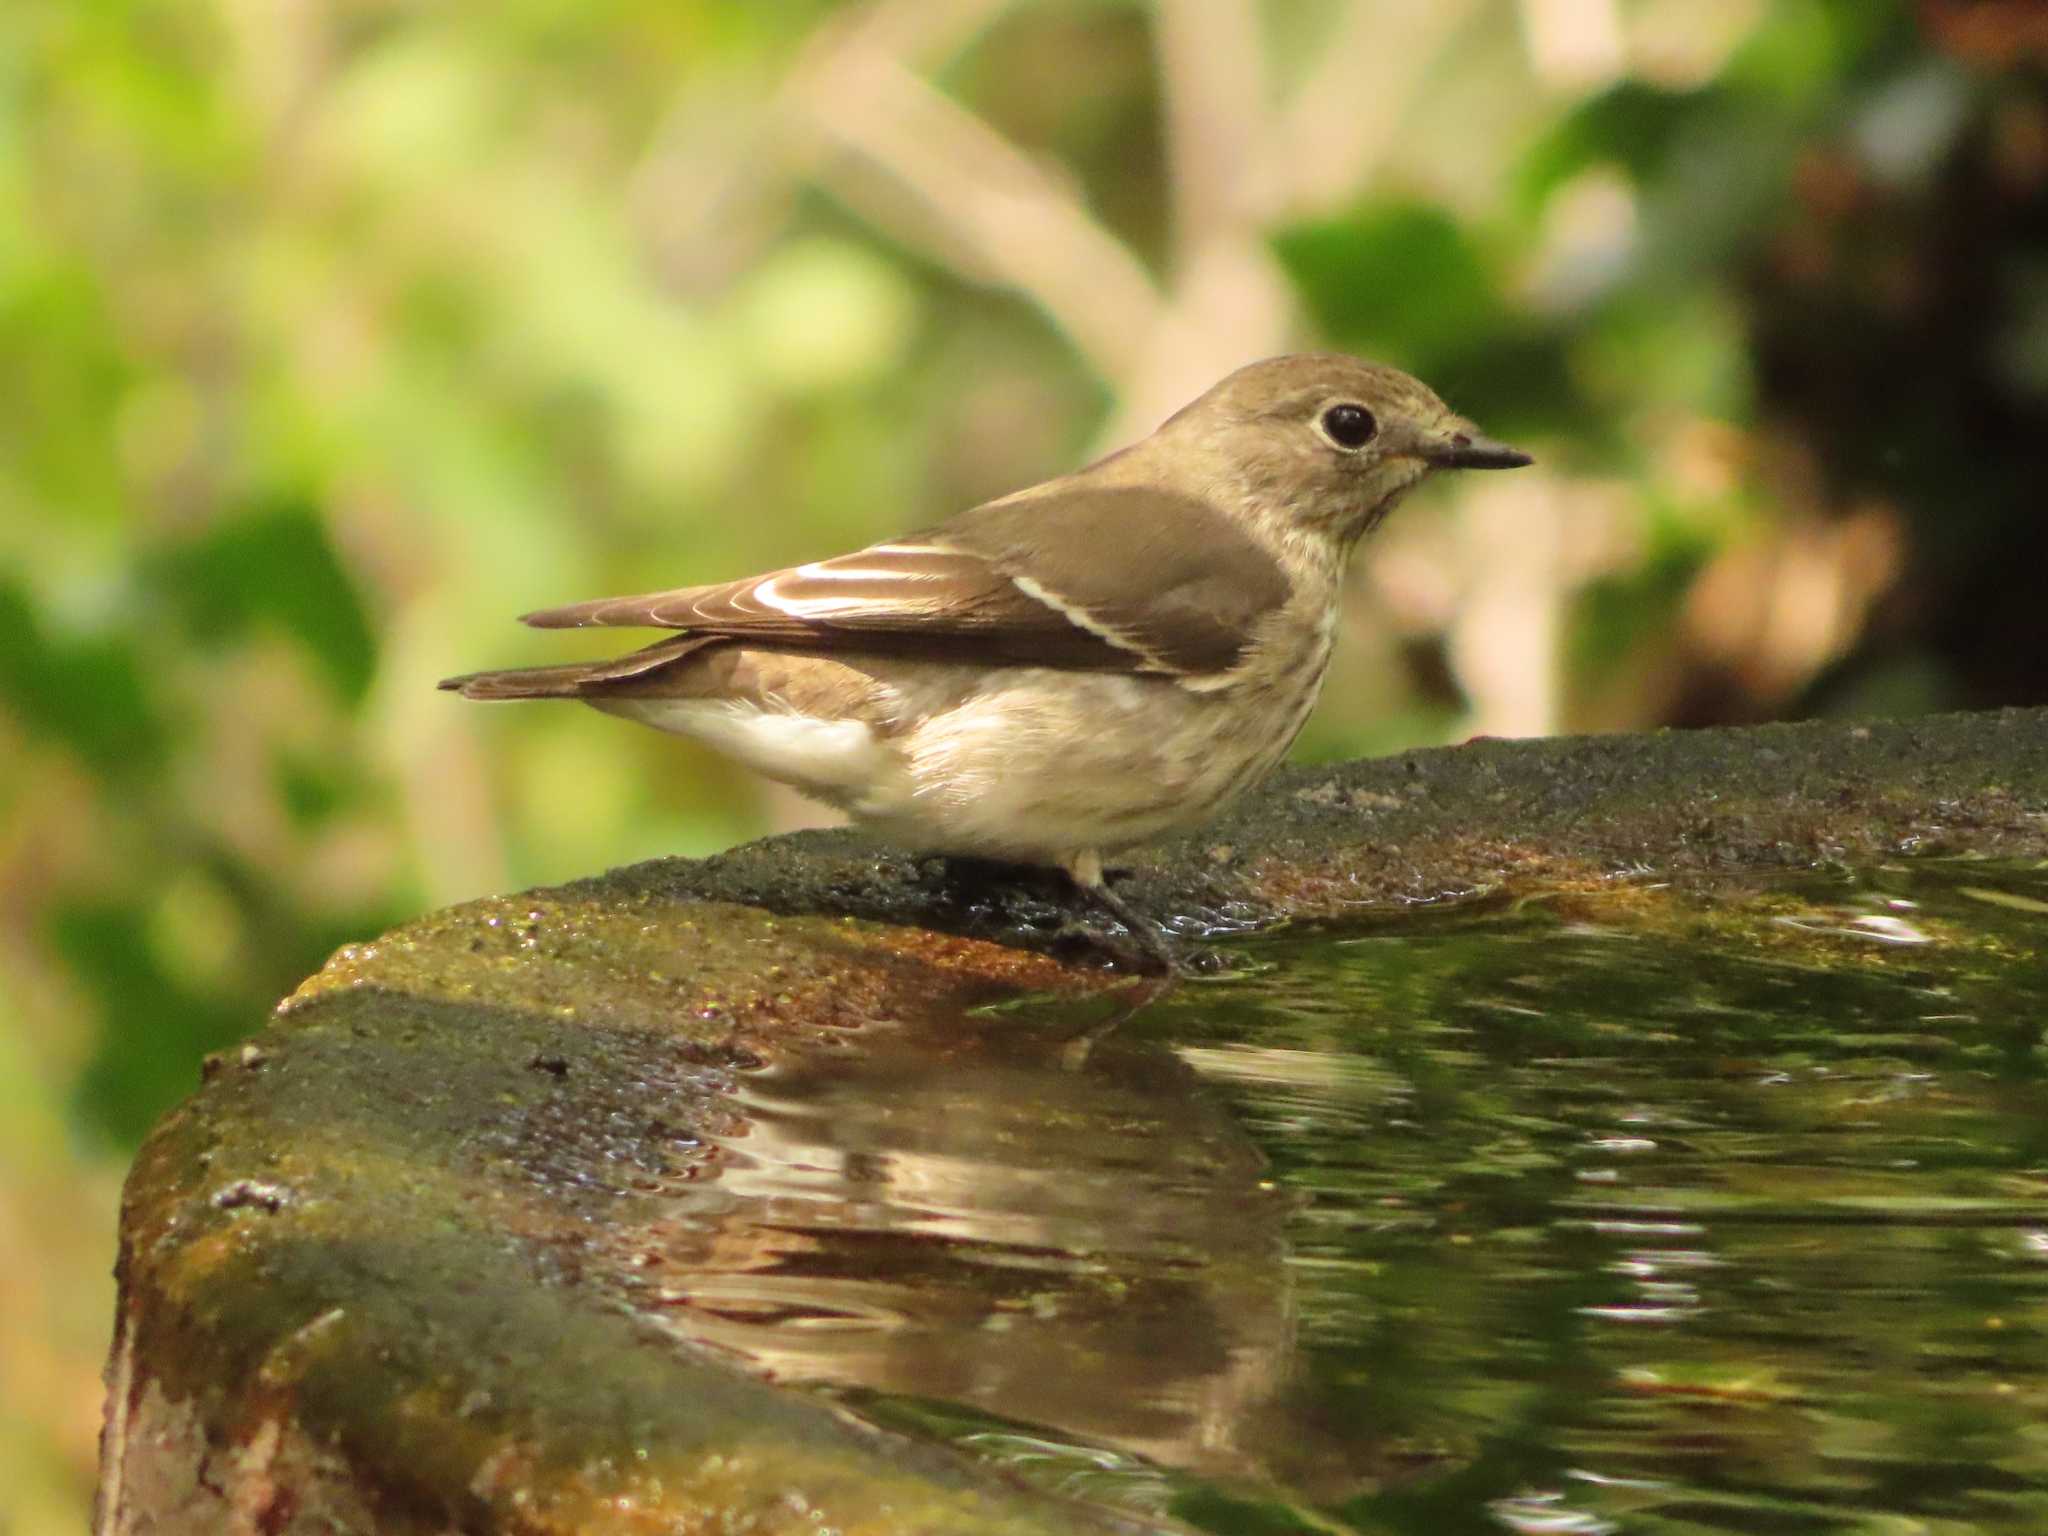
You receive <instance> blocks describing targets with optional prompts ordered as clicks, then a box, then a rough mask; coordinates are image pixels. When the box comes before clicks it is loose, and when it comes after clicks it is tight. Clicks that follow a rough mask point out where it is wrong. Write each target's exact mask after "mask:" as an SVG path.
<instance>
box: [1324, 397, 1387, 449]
mask: <svg viewBox="0 0 2048 1536" xmlns="http://www.w3.org/2000/svg"><path fill="white" fill-rule="evenodd" d="M1379 429H1380V424H1379V423H1378V422H1377V421H1375V420H1374V419H1373V414H1372V412H1371V411H1368V410H1367V409H1366V408H1365V407H1364V406H1362V405H1353V404H1352V403H1351V402H1350V401H1348V400H1347V401H1345V402H1344V403H1343V404H1342V405H1333V406H1331V407H1330V408H1329V409H1328V410H1327V411H1325V412H1323V431H1324V432H1326V433H1328V434H1329V438H1330V441H1331V442H1333V443H1335V444H1336V445H1337V446H1338V447H1339V448H1363V447H1364V446H1365V445H1366V444H1367V443H1369V442H1371V441H1372V439H1373V434H1374V433H1376V432H1378V431H1379Z"/></svg>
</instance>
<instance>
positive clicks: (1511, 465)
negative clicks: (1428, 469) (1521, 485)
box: [1430, 432, 1536, 469]
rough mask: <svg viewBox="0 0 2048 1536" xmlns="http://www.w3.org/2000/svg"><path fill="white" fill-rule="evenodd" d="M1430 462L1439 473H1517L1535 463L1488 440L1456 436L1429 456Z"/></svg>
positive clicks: (1477, 437)
mask: <svg viewBox="0 0 2048 1536" xmlns="http://www.w3.org/2000/svg"><path fill="white" fill-rule="evenodd" d="M1430 462H1431V463H1432V464H1434V465H1436V467H1437V468H1439V469H1521V468H1523V467H1524V466H1526V465H1530V464H1534V463H1535V462H1536V460H1535V459H1533V458H1532V457H1530V456H1529V455H1528V454H1526V453H1524V452H1522V450H1521V449H1519V448H1510V447H1509V446H1508V445H1507V444H1506V443H1497V442H1495V441H1494V440H1493V439H1492V438H1490V437H1480V436H1477V435H1476V434H1474V433H1469V432H1460V433H1458V434H1457V435H1456V436H1455V437H1452V438H1450V439H1449V440H1448V441H1446V442H1445V443H1443V444H1442V446H1441V447H1439V448H1438V449H1437V451H1436V452H1434V453H1432V454H1431V455H1430Z"/></svg>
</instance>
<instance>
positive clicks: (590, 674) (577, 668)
mask: <svg viewBox="0 0 2048 1536" xmlns="http://www.w3.org/2000/svg"><path fill="white" fill-rule="evenodd" d="M717 639H718V636H716V635H672V636H670V637H669V638H668V639H666V640H657V641H655V643H654V644H652V645H650V646H647V647H645V648H643V649H641V650H637V651H634V652H633V653H632V654H630V655H627V656H615V657H613V658H612V659H611V660H609V661H571V662H565V663H563V664H561V665H559V666H553V667H508V668H506V669H505V670H503V671H499V672H466V673H464V674H463V675H462V676H461V677H444V678H442V679H441V683H440V686H441V687H443V688H445V689H447V690H448V691H449V692H451V693H459V694H461V695H462V696H463V697H464V698H465V699H584V698H590V697H592V696H593V695H602V694H606V693H610V692H612V691H613V689H614V687H615V686H616V685H617V684H620V683H627V682H632V681H634V680H635V679H638V678H644V677H646V676H647V675H648V674H649V673H652V672H658V671H660V670H661V669H662V668H663V667H666V666H670V665H672V664H673V663H675V662H678V661H681V660H682V659H683V658H684V657H685V656H688V655H690V654H691V653H692V652H695V651H699V650H702V649H703V648H704V647H705V646H707V645H710V644H711V643H713V642H714V641H715V640H717Z"/></svg>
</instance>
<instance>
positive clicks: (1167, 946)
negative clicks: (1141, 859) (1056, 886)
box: [1074, 871, 1186, 978]
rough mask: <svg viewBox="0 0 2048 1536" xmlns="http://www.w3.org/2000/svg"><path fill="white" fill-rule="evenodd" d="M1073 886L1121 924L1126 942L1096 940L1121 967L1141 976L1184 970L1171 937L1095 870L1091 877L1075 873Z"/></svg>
mask: <svg viewBox="0 0 2048 1536" xmlns="http://www.w3.org/2000/svg"><path fill="white" fill-rule="evenodd" d="M1074 889H1075V890H1076V891H1078V892H1080V894H1081V897H1082V899H1083V900H1084V901H1087V902H1089V903H1091V904H1092V905H1094V906H1095V907H1097V908H1099V909H1101V910H1102V911H1104V912H1107V913H1108V914H1109V915H1110V916H1111V917H1113V918H1115V919H1116V920H1117V921H1118V922H1119V923H1121V924H1122V925H1123V929H1124V932H1125V933H1126V934H1127V935H1128V936H1129V938H1128V943H1127V945H1126V944H1125V943H1117V942H1114V941H1110V940H1107V939H1101V938H1098V939H1097V943H1098V944H1100V945H1101V947H1102V948H1103V949H1105V950H1107V951H1109V952H1110V953H1111V954H1113V955H1118V956H1119V959H1120V961H1121V963H1122V964H1123V966H1124V968H1125V969H1127V970H1130V971H1134V972H1136V973H1137V974H1139V975H1141V976H1166V977H1173V978H1178V977H1179V976H1181V975H1182V974H1183V973H1184V971H1185V969H1186V968H1185V966H1184V965H1183V964H1182V956H1181V951H1180V949H1179V947H1178V946H1177V945H1175V943H1174V942H1173V939H1172V937H1171V936H1170V935H1169V934H1168V933H1167V932H1166V930H1165V929H1164V928H1162V927H1160V926H1159V925H1158V924H1157V923H1155V922H1153V921H1152V920H1151V919H1150V918H1148V917H1146V916H1145V915H1144V914H1143V913H1142V912H1140V911H1138V909H1137V908H1136V907H1133V906H1132V905H1131V904H1130V903H1129V902H1127V901H1125V900H1124V899H1123V897H1121V896H1119V895H1117V893H1116V892H1115V891H1112V890H1111V889H1110V888H1109V887H1108V886H1107V885H1105V884H1104V883H1103V882H1102V880H1101V877H1100V873H1099V871H1098V872H1096V878H1095V879H1093V880H1089V879H1086V878H1084V877H1083V876H1082V875H1075V877H1074Z"/></svg>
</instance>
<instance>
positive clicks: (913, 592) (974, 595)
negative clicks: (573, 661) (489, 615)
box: [525, 488, 1286, 676]
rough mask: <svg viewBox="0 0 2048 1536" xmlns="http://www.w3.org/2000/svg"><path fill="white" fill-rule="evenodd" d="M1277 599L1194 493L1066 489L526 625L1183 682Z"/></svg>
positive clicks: (1234, 652)
mask: <svg viewBox="0 0 2048 1536" xmlns="http://www.w3.org/2000/svg"><path fill="white" fill-rule="evenodd" d="M1285 594H1286V583H1285V579H1284V575H1283V573H1282V572H1281V571H1280V569H1279V567H1278V565H1277V563H1276V562H1274V561H1273V560H1272V558H1271V557H1270V556H1269V555H1267V554H1266V553H1265V552H1264V551H1263V549H1261V548H1260V547H1259V546H1258V545H1257V544H1255V543H1254V542H1253V541H1252V540H1250V539H1249V538H1248V537H1247V536H1246V535H1245V534H1244V533H1243V532H1242V530H1240V529H1239V528H1238V527H1237V526H1236V525H1235V524H1234V523H1232V522H1231V521H1230V520H1229V519H1227V518H1225V517H1223V516H1222V515H1221V514H1219V513H1216V512H1214V511H1212V510H1211V509H1210V508H1208V507H1207V506H1205V505H1204V504H1203V503H1201V502H1198V501H1194V500H1192V499H1188V498H1180V497H1172V496H1168V495H1165V494H1164V493H1160V492H1152V491H1121V490H1105V489H1094V488H1090V489H1087V490H1081V489H1078V488H1077V489H1072V490H1052V491H1048V492H1045V493H1039V494H1033V495H1030V496H1026V497H1022V498H1015V499H1012V500H1010V501H1006V502H995V503H991V504H989V505H987V506H984V507H978V508H976V509H974V510H973V511H971V512H967V513H963V514H962V515H961V516H959V517H956V518H954V519H953V520H951V521H950V522H948V523H945V524H942V525H940V526H939V527H937V528H933V529H929V530H926V531H925V532H923V533H920V534H911V535H907V536H905V537H904V538H901V539H897V540H892V541H889V542H886V543H881V544H875V545H871V546H869V547H868V548H866V549H863V550H858V551H856V552H854V553H853V554H850V555H841V556H839V557H838V558H837V559H833V560H820V561H816V562H814V563H812V564H809V565H799V566H793V567H790V568H789V569H787V570H780V571H771V572H769V573H768V574H766V575H763V576H753V577H748V578H746V579H744V580H740V581H732V582H725V583H722V584H720V585H717V586H706V587H684V588H681V589H678V590H676V591H673V592H654V593H647V594H644V595H641V596H637V597H618V598H601V599H598V600H597V601H595V602H588V603H576V604H572V605H570V606H569V607H566V608H550V609H546V610H543V611H542V612H539V613H531V614H527V615H526V616H525V622H526V623H528V624H532V625H535V626H537V627H539V628H543V629H567V628H573V627H578V626H582V625H636V626H641V627H649V628H661V629H679V630H686V631H689V632H692V633H696V634H707V635H719V636H725V637H729V638H733V639H745V640H753V641H758V642H761V643H767V644H784V645H790V646H801V647H803V648H805V649H814V648H815V649H820V650H869V651H872V650H877V649H881V650H887V651H889V652H891V653H892V654H900V655H901V654H907V655H916V656H922V657H930V658H933V659H940V660H951V661H962V662H979V663H990V664H996V663H1008V664H1024V665H1033V666H1046V667H1065V668H1073V669H1081V670H1089V671H1117V672H1150V673H1165V674H1169V675H1183V676H1184V675H1191V674H1199V673H1208V672H1214V671H1218V670H1221V669H1224V668H1227V667H1229V666H1231V665H1234V664H1235V662H1236V661H1237V659H1238V658H1239V656H1240V655H1241V654H1242V652H1243V650H1244V648H1245V647H1246V646H1247V645H1248V644H1250V641H1251V633H1252V625H1253V624H1254V623H1255V622H1256V621H1257V619H1258V618H1259V617H1261V616H1262V615H1263V614H1264V613H1266V612H1267V611H1269V610H1270V609H1271V608H1272V607H1274V606H1275V605H1277V604H1278V603H1279V602H1280V601H1282V600H1283V599H1284V597H1285Z"/></svg>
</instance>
